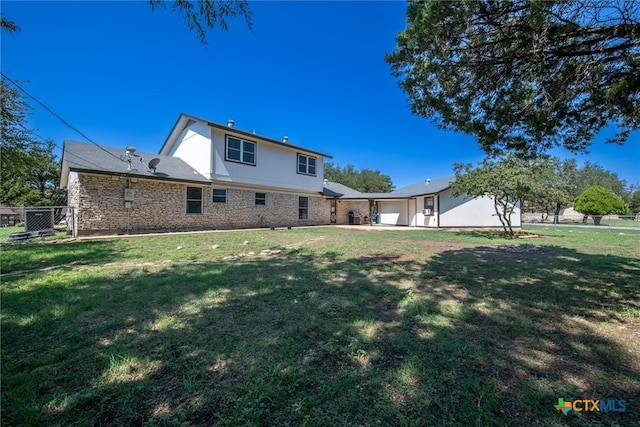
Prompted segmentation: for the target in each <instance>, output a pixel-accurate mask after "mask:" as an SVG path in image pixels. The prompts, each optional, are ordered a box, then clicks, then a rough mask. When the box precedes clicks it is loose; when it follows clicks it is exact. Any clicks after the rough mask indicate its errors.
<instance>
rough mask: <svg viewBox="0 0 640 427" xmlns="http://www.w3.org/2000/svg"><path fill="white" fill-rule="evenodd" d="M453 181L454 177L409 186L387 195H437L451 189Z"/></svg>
mask: <svg viewBox="0 0 640 427" xmlns="http://www.w3.org/2000/svg"><path fill="white" fill-rule="evenodd" d="M453 181H455V177H454V176H450V177H446V178H439V179H434V180H429V181H426V180H425V181H423V182H419V183H417V184H410V185H407V186H405V187H402V188H399V189H397V190H395V191H392V192H391V193H389V194H390V195H396V196H399V197H414V196H423V195H425V194H437V193H440V192H441V191H444V190H446V189H447V188H449V187H451V183H452V182H453Z"/></svg>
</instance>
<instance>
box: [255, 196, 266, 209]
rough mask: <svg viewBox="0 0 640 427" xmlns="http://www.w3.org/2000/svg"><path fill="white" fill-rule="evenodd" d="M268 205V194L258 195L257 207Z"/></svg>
mask: <svg viewBox="0 0 640 427" xmlns="http://www.w3.org/2000/svg"><path fill="white" fill-rule="evenodd" d="M266 205H267V193H256V206H266Z"/></svg>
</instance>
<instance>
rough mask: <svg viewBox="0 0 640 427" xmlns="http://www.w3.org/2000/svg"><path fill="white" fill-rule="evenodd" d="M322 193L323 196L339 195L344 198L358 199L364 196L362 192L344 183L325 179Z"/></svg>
mask: <svg viewBox="0 0 640 427" xmlns="http://www.w3.org/2000/svg"><path fill="white" fill-rule="evenodd" d="M322 194H324V195H325V196H333V197H341V198H345V199H351V198H355V199H360V198H366V197H364V194H363V193H361V192H359V191H357V190H354V189H353V188H351V187H347V186H346V185H342V184H339V183H337V182H329V181H325V182H324V184H323V188H322Z"/></svg>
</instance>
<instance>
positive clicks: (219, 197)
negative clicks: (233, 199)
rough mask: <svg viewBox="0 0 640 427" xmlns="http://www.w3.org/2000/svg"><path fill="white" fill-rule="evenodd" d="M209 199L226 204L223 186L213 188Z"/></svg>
mask: <svg viewBox="0 0 640 427" xmlns="http://www.w3.org/2000/svg"><path fill="white" fill-rule="evenodd" d="M211 201H212V202H213V203H219V204H226V203H227V190H226V189H224V188H214V189H213V191H212V194H211Z"/></svg>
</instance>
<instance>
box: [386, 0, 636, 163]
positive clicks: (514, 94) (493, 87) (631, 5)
mask: <svg viewBox="0 0 640 427" xmlns="http://www.w3.org/2000/svg"><path fill="white" fill-rule="evenodd" d="M639 21H640V2H638V1H635V0H617V1H616V0H610V1H600V2H592V1H562V0H555V1H552V0H549V1H538V0H511V1H492V0H463V1H439V0H427V1H410V2H409V5H408V8H407V28H406V29H405V30H403V31H402V32H400V33H399V34H398V36H397V45H396V48H395V51H394V52H393V53H391V54H389V55H387V56H386V61H387V62H388V63H389V64H390V65H391V71H392V74H393V75H394V76H396V77H398V78H400V79H401V80H400V86H401V87H402V89H403V90H404V91H405V92H406V93H407V94H408V97H409V102H410V105H411V110H412V112H413V113H414V114H416V115H418V116H421V117H425V118H429V119H431V120H432V121H433V122H435V123H436V124H437V125H439V126H440V127H441V128H444V129H451V130H455V131H460V132H464V133H467V134H470V135H473V136H475V137H476V139H477V141H478V143H479V144H480V146H481V147H482V148H483V149H484V150H485V151H486V152H487V153H489V154H494V155H495V154H500V153H502V152H504V151H512V150H513V151H518V152H520V153H524V154H526V155H528V156H531V157H534V156H536V155H538V154H540V153H542V152H545V151H546V150H547V149H549V148H551V147H554V146H558V145H563V146H564V147H566V148H567V149H569V150H571V151H575V152H581V151H584V150H585V149H586V147H587V146H588V145H589V143H590V141H591V140H592V139H593V137H594V135H596V134H597V133H598V132H599V131H600V130H601V129H602V128H603V127H605V126H607V125H609V124H612V123H613V124H615V125H617V127H618V129H619V132H618V133H617V134H616V136H615V137H614V138H612V140H611V141H613V142H618V143H622V142H624V141H625V140H626V139H627V138H628V137H629V135H630V133H631V132H633V131H637V130H638V129H640V22H639Z"/></svg>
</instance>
